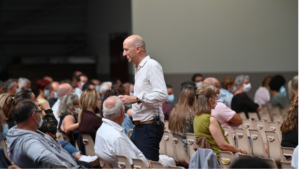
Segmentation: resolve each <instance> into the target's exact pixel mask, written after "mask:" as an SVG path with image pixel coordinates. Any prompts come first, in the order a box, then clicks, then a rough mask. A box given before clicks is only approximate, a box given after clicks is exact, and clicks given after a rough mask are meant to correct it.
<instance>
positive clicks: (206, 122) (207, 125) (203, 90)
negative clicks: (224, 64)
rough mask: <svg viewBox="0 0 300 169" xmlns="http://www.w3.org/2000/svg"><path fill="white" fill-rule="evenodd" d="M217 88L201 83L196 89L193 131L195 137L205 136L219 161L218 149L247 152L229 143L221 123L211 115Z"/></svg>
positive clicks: (214, 105)
mask: <svg viewBox="0 0 300 169" xmlns="http://www.w3.org/2000/svg"><path fill="white" fill-rule="evenodd" d="M218 93H219V92H218V89H217V88H216V87H214V86H211V85H206V84H204V85H201V86H200V87H198V89H197V91H196V98H197V99H196V104H195V108H194V109H195V113H196V117H195V118H194V132H195V136H196V138H197V137H206V138H207V140H208V142H209V144H210V146H211V149H212V150H213V151H214V152H215V153H216V155H217V159H218V161H219V162H220V156H219V150H222V151H231V152H233V153H236V152H241V153H243V154H247V152H246V150H244V149H238V148H236V147H234V146H232V145H230V144H229V141H228V140H227V138H226V137H225V135H224V129H223V128H222V126H221V123H220V122H218V120H217V119H216V118H215V117H214V116H212V115H211V110H212V109H214V108H215V107H216V105H217V100H218V97H217V94H218Z"/></svg>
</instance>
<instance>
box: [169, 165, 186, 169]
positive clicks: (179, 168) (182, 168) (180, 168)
mask: <svg viewBox="0 0 300 169" xmlns="http://www.w3.org/2000/svg"><path fill="white" fill-rule="evenodd" d="M169 168H173V169H185V168H184V167H178V166H176V167H175V166H171V165H169Z"/></svg>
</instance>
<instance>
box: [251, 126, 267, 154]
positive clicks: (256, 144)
mask: <svg viewBox="0 0 300 169" xmlns="http://www.w3.org/2000/svg"><path fill="white" fill-rule="evenodd" d="M249 132H250V138H251V150H252V154H253V156H257V157H260V158H268V154H267V152H266V150H265V145H264V142H263V139H262V136H261V135H260V132H259V131H258V130H255V129H249Z"/></svg>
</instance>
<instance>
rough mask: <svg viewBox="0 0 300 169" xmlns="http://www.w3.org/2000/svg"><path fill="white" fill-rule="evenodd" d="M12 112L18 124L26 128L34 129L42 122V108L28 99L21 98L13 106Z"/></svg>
mask: <svg viewBox="0 0 300 169" xmlns="http://www.w3.org/2000/svg"><path fill="white" fill-rule="evenodd" d="M13 114H14V117H15V121H16V122H17V124H18V126H19V125H20V124H21V125H22V126H23V127H25V126H26V129H27V130H28V129H29V130H32V131H36V130H37V129H38V128H40V127H41V126H42V124H43V118H42V110H38V108H37V105H36V104H35V103H34V102H33V101H32V100H30V99H25V100H21V101H20V102H18V103H17V104H16V105H15V106H14V108H13Z"/></svg>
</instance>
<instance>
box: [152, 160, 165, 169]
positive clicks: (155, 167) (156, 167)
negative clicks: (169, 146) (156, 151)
mask: <svg viewBox="0 0 300 169" xmlns="http://www.w3.org/2000/svg"><path fill="white" fill-rule="evenodd" d="M150 163H151V166H152V168H153V169H163V168H165V166H164V165H163V164H162V163H160V162H158V161H150Z"/></svg>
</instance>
